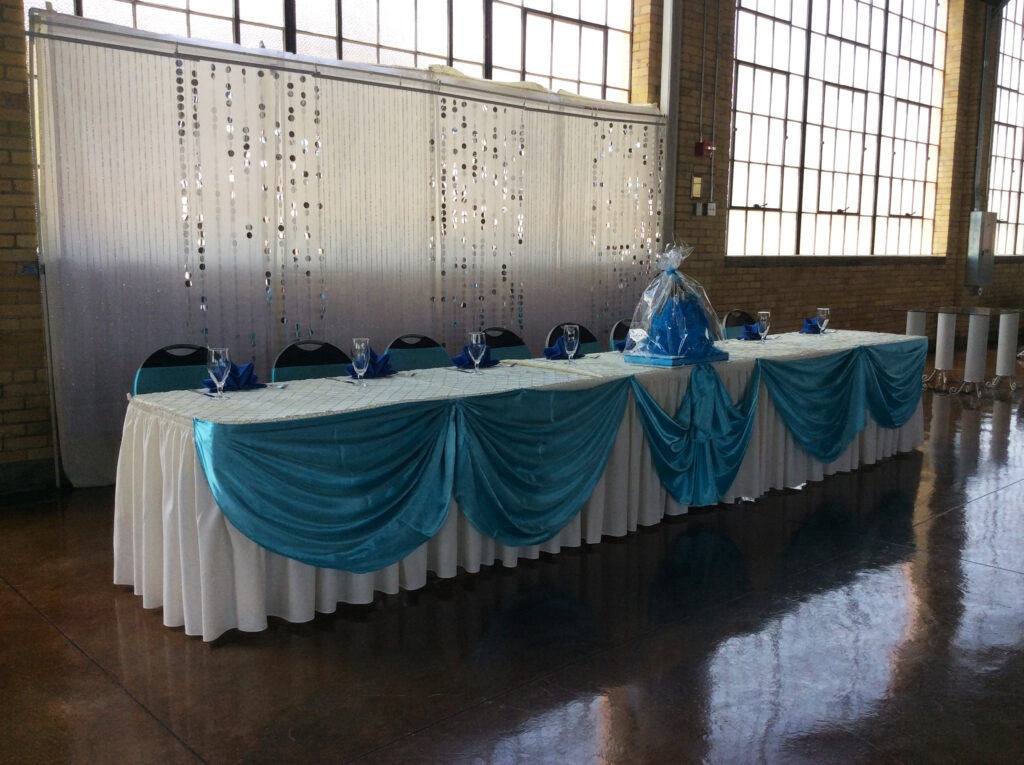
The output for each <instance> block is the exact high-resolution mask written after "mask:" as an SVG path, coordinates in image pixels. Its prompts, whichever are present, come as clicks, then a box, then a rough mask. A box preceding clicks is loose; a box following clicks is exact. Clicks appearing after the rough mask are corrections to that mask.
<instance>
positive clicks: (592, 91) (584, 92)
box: [580, 82, 601, 98]
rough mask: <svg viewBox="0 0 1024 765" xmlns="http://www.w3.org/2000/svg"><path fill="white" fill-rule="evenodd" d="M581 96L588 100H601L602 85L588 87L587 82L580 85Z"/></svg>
mask: <svg viewBox="0 0 1024 765" xmlns="http://www.w3.org/2000/svg"><path fill="white" fill-rule="evenodd" d="M580 95H581V96H586V97H587V98H600V97H601V86H600V85H588V84H587V83H585V82H581V83H580Z"/></svg>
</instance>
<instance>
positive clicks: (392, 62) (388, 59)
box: [379, 48, 416, 67]
mask: <svg viewBox="0 0 1024 765" xmlns="http://www.w3.org/2000/svg"><path fill="white" fill-rule="evenodd" d="M379 56H380V63H381V65H382V66H408V67H415V66H416V54H415V53H411V52H406V51H404V50H388V49H387V48H381V49H380V54H379Z"/></svg>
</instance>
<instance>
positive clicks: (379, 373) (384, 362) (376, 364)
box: [345, 348, 396, 380]
mask: <svg viewBox="0 0 1024 765" xmlns="http://www.w3.org/2000/svg"><path fill="white" fill-rule="evenodd" d="M366 352H367V353H368V354H370V361H369V363H368V364H367V365H366V372H365V373H363V379H364V380H369V379H371V378H374V377H387V376H388V375H393V374H395V371H396V370H394V369H392V368H391V359H389V358H388V354H387V353H386V352H385V353H382V354H381V355H380V356H378V355H377V354H376V353H374V352H373V348H370V349H369V350H367V351H366ZM345 371H346V372H348V374H349V377H351V378H353V379H356V378H358V377H359V375H357V374H356V370H355V367H353V366H352V365H351V364H348V365H347V366H346V367H345Z"/></svg>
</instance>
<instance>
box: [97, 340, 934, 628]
mask: <svg viewBox="0 0 1024 765" xmlns="http://www.w3.org/2000/svg"><path fill="white" fill-rule="evenodd" d="M845 334H846V337H844V338H842V339H841V340H833V339H832V338H833V336H829V338H828V340H829V341H832V342H831V343H830V345H829V346H828V347H825V346H824V344H822V346H821V347H816V346H811V351H810V353H806V352H804V353H799V354H798V356H806V355H820V353H821V352H828V351H829V350H841V349H842V347H843V346H847V345H855V344H866V343H868V342H871V343H880V342H897V341H900V340H904V339H905V338H903V337H902V336H893V335H875V334H873V333H859V332H857V333H854V332H850V333H845ZM797 342H801V343H806V340H805V339H802V338H801V339H800V340H799V341H797ZM721 345H722V346H723V347H725V348H726V349H727V350H730V351H731V352H733V354H734V357H735V358H736V360H735V361H732V362H728V363H724V364H718V365H716V369H717V370H718V372H719V375H720V376H721V378H722V380H723V382H724V383H725V385H726V388H727V389H728V390H729V393H730V395H731V396H732V397H733V399H734V400H737V399H739V398H740V396H741V395H742V394H743V392H744V390H745V388H746V381H747V380H748V379H749V376H750V373H751V370H752V366H753V361H752V356H753V355H755V353H754V352H755V349H754V348H753V347H752V346H753V345H754V344H746V345H745V346H743V345H740V344H738V341H732V342H727V343H723V344H721ZM769 346H771V344H769ZM805 350H806V349H805ZM764 355H766V356H772V357H778V358H789V357H790V356H789V355H787V353H786V349H785V348H784V347H783V344H780V345H779V346H776V347H775V348H771V349H770V351H769V352H766V353H764ZM606 356H607V358H606V359H605V358H603V357H599V358H598V359H595V360H594V361H593V363H592V366H588V367H585V368H584V367H583V365H584V364H586V363H588V362H586V361H583V362H576V364H577V365H578V368H579V369H581V371H582V373H581V374H580V375H579V376H578V377H579V379H578V380H576V381H574V382H571V383H567V382H565V375H560V376H558V377H557V379H558V380H559V381H558V382H556V383H555V384H553V385H551V386H543V387H580V386H581V385H585V386H586V385H595V384H599V383H600V382H601V381H603V380H606V379H607V377H608V376H609V375H614V373H616V372H617V370H618V369H619V368H620V367H621V360H620V358H619V357H618V355H614V356H613V355H611V354H606ZM743 357H750V358H743ZM529 363H533V362H529ZM563 363H564V362H563ZM545 364H546V363H545V362H543V361H540V362H536V363H535V366H539V367H542V368H543V367H544V366H545ZM557 365H558V362H554V363H547V366H549V367H553V368H557ZM628 373H636V374H637V378H638V380H640V382H641V383H642V384H643V385H644V387H645V388H646V389H647V390H648V391H650V393H651V394H652V395H653V396H654V397H655V399H656V400H657V401H658V403H659V405H661V406H662V407H663V408H664V409H666V411H669V412H674V411H675V407H676V406H677V405H678V403H679V401H680V399H681V397H682V394H683V392H684V391H685V388H686V383H687V381H688V380H689V371H688V370H680V369H675V370H667V369H654V368H642V367H641V368H638V367H627V368H625V369H624V371H623V374H628ZM588 374H592V375H593V376H591V377H587V376H586V375H588ZM289 385H290V386H294V387H297V388H301V387H302V384H301V383H295V384H289ZM346 387H347V386H346ZM760 394H761V395H760V403H759V407H758V412H757V417H756V422H755V425H754V429H753V432H752V435H751V439H750V445H749V447H748V449H747V454H746V457H745V459H744V462H743V464H742V466H741V468H740V471H739V473H738V474H737V476H736V479H735V481H734V482H733V485H732V488H731V489H730V491H729V493H728V496H726V497H725V498H723V501H726V502H729V501H734V500H737V499H740V498H744V497H745V498H756V497H758V496H760V495H761V494H763V493H765V492H767V491H769V490H771V489H781V488H786V487H798V486H800V485H802V484H804V483H805V482H807V481H818V480H821V479H822V478H823V477H824V476H826V475H830V474H832V473H836V472H841V471H849V470H855V469H857V468H858V467H860V466H861V465H865V464H872V463H874V462H876V461H878V460H881V459H884V458H886V457H890V456H892V455H893V454H895V453H897V452H901V451H909V450H912V449H914V448H916V447H917V446H919V445H920V444H921V443H922V442H923V438H924V434H923V422H922V414H921V407H920V406H918V409H917V411H916V413H915V414H914V416H913V417H912V419H911V420H910V421H909V422H908V423H907V424H906V425H904V426H903V427H902V428H899V429H897V430H888V429H885V428H880V427H878V426H877V425H876V424H875V423H874V422H873V421H872V420H871V418H870V416H869V417H868V424H867V427H866V428H865V430H864V431H862V432H861V433H860V434H859V435H858V436H857V438H856V439H855V440H854V441H853V443H851V444H850V446H849V447H848V448H847V449H846V451H845V452H844V453H843V454H842V455H841V456H840V457H839V459H837V460H836V461H835V462H832V463H830V464H828V465H825V464H823V463H821V462H819V461H817V460H815V459H814V458H813V457H811V456H810V455H808V454H807V452H805V451H804V450H803V449H802V448H801V447H800V446H799V445H798V444H797V443H796V441H795V440H794V439H793V436H792V435H791V434H790V433H789V431H788V430H787V429H786V427H785V426H784V425H783V423H782V420H781V418H780V417H779V415H778V413H777V411H776V409H775V406H774V404H773V403H772V401H771V399H770V397H769V396H768V394H767V391H766V389H765V388H764V386H763V385H762V387H761V391H760ZM155 395H156V396H160V395H169V394H155ZM268 395H269V394H268ZM146 398H147V397H140V398H137V399H136V400H135V401H133V403H132V405H131V406H130V407H129V409H128V413H127V415H126V418H125V424H124V433H123V437H122V442H121V451H120V458H119V461H118V469H117V489H116V496H115V518H114V581H115V583H117V584H125V585H132V586H133V587H134V590H135V592H136V594H139V595H141V596H142V604H143V606H144V607H146V608H158V607H162V608H163V621H164V624H165V625H167V626H169V627H179V626H184V628H185V632H186V633H187V634H189V635H201V636H202V637H203V639H204V640H213V639H216V638H217V637H219V636H220V635H221V634H223V633H224V632H225V631H227V630H229V629H232V628H237V629H240V630H244V631H259V630H263V629H265V628H266V626H267V617H268V616H277V617H281V618H283V619H287V620H288V621H291V622H304V621H309V620H310V619H312V618H313V617H314V614H315V613H316V612H321V613H330V612H333V611H334V610H335V609H336V608H337V604H338V603H369V602H371V601H372V600H373V598H374V594H375V593H376V592H383V593H396V592H398V591H399V589H408V590H411V589H417V588H420V587H423V586H424V585H425V584H426V580H427V573H428V572H434V573H435V574H436V575H437V576H439V577H445V578H447V577H453V576H455V575H456V573H457V570H458V568H459V567H461V568H463V569H464V570H465V571H467V572H470V573H473V572H476V571H479V569H480V567H481V566H487V565H491V564H494V563H496V562H499V561H500V562H501V563H502V564H503V565H505V566H508V567H514V566H515V565H516V563H517V561H518V560H519V559H520V558H527V559H535V558H537V557H538V555H539V554H540V553H541V552H542V551H543V552H550V553H557V552H558V551H559V550H561V549H562V548H563V547H577V546H579V545H580V544H582V543H583V542H588V543H593V542H598V541H600V539H601V537H602V536H606V535H607V536H623V535H625V534H627V533H629V532H631V531H634V530H635V529H636V528H637V526H650V525H654V524H657V523H658V522H659V521H660V520H661V518H662V517H663V516H665V515H678V514H682V513H685V512H686V511H687V508H686V507H685V506H683V505H680V504H678V503H677V502H675V501H674V500H673V499H672V498H671V497H670V496H669V495H668V493H667V492H666V491H665V488H664V486H663V485H662V483H661V481H660V479H659V478H658V475H657V472H656V471H655V469H654V464H653V462H652V461H651V458H650V454H649V451H648V446H647V442H646V439H645V437H644V433H643V428H642V426H641V423H640V419H639V416H638V414H637V412H636V409H635V407H634V405H633V403H632V400H631V401H630V403H629V404H628V405H627V407H626V413H625V415H624V417H623V421H622V424H621V426H620V428H619V432H618V434H617V436H616V439H615V443H614V446H613V448H612V452H611V455H610V456H609V459H608V464H607V466H606V469H605V472H604V475H603V476H602V477H601V479H600V480H599V481H598V483H597V486H596V487H595V489H594V491H593V493H592V494H591V496H590V498H589V499H588V500H587V502H586V504H585V505H584V507H583V510H582V512H580V513H579V515H577V516H576V518H574V519H573V521H572V522H571V523H570V524H569V525H568V526H566V527H565V528H564V529H563V530H562V531H561V532H560V533H559V534H557V535H556V536H555V537H554V538H553V539H551V540H549V541H547V542H545V543H544V544H542V545H533V546H528V547H505V546H504V545H501V544H499V543H497V542H495V541H494V540H492V539H490V538H487V537H484V536H482V535H481V534H480V533H479V532H477V531H476V529H475V528H473V526H472V525H471V524H470V523H469V522H468V521H467V520H466V518H465V517H464V516H463V515H462V513H461V512H460V511H459V509H458V507H457V506H456V505H455V504H454V502H453V503H452V505H451V508H450V512H449V515H448V519H447V521H446V522H445V524H444V526H443V527H442V529H441V531H440V532H439V533H438V534H437V535H436V536H435V537H434V538H433V539H431V540H429V541H428V542H426V543H425V544H423V545H422V546H420V547H419V548H418V549H417V550H415V551H414V552H413V553H412V554H410V555H409V556H407V557H406V558H404V559H402V560H401V561H399V562H398V563H395V564H393V565H391V566H388V567H387V568H385V569H381V570H379V571H375V572H371V573H367V574H353V573H349V572H346V571H338V570H335V569H324V568H316V567H314V566H310V565H307V564H305V563H300V562H298V561H296V560H293V559H290V558H286V557H284V556H281V555H277V554H275V553H272V552H269V551H268V550H266V549H264V548H262V547H260V546H259V545H257V544H256V543H255V542H253V541H251V540H250V539H248V538H247V537H245V536H243V535H242V534H241V533H240V532H239V531H237V530H236V529H235V528H234V527H233V526H232V525H231V524H230V523H229V522H228V521H227V519H226V518H225V517H224V515H223V514H222V513H221V511H220V509H219V508H218V507H217V504H216V502H215V501H214V499H213V496H212V494H211V492H210V488H209V485H208V484H207V482H206V478H205V476H204V474H203V471H202V467H201V466H200V463H199V459H198V457H197V455H196V450H195V444H194V442H193V432H192V426H191V423H190V422H189V421H188V420H187V419H185V418H182V417H181V416H176V415H174V414H173V413H161V409H160V407H159V406H158V405H146V403H145V402H144V401H143V400H141V399H146ZM204 401H209V399H200V398H199V397H196V402H197V404H198V405H203V402H204ZM750 512H757V507H756V506H753V507H752V508H751V510H750Z"/></svg>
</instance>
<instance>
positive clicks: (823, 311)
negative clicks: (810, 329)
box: [817, 308, 829, 335]
mask: <svg viewBox="0 0 1024 765" xmlns="http://www.w3.org/2000/svg"><path fill="white" fill-rule="evenodd" d="M828 320H829V315H828V309H827V308H819V309H818V319H817V321H818V329H820V330H821V334H823V335H824V334H825V327H827V326H828Z"/></svg>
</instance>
